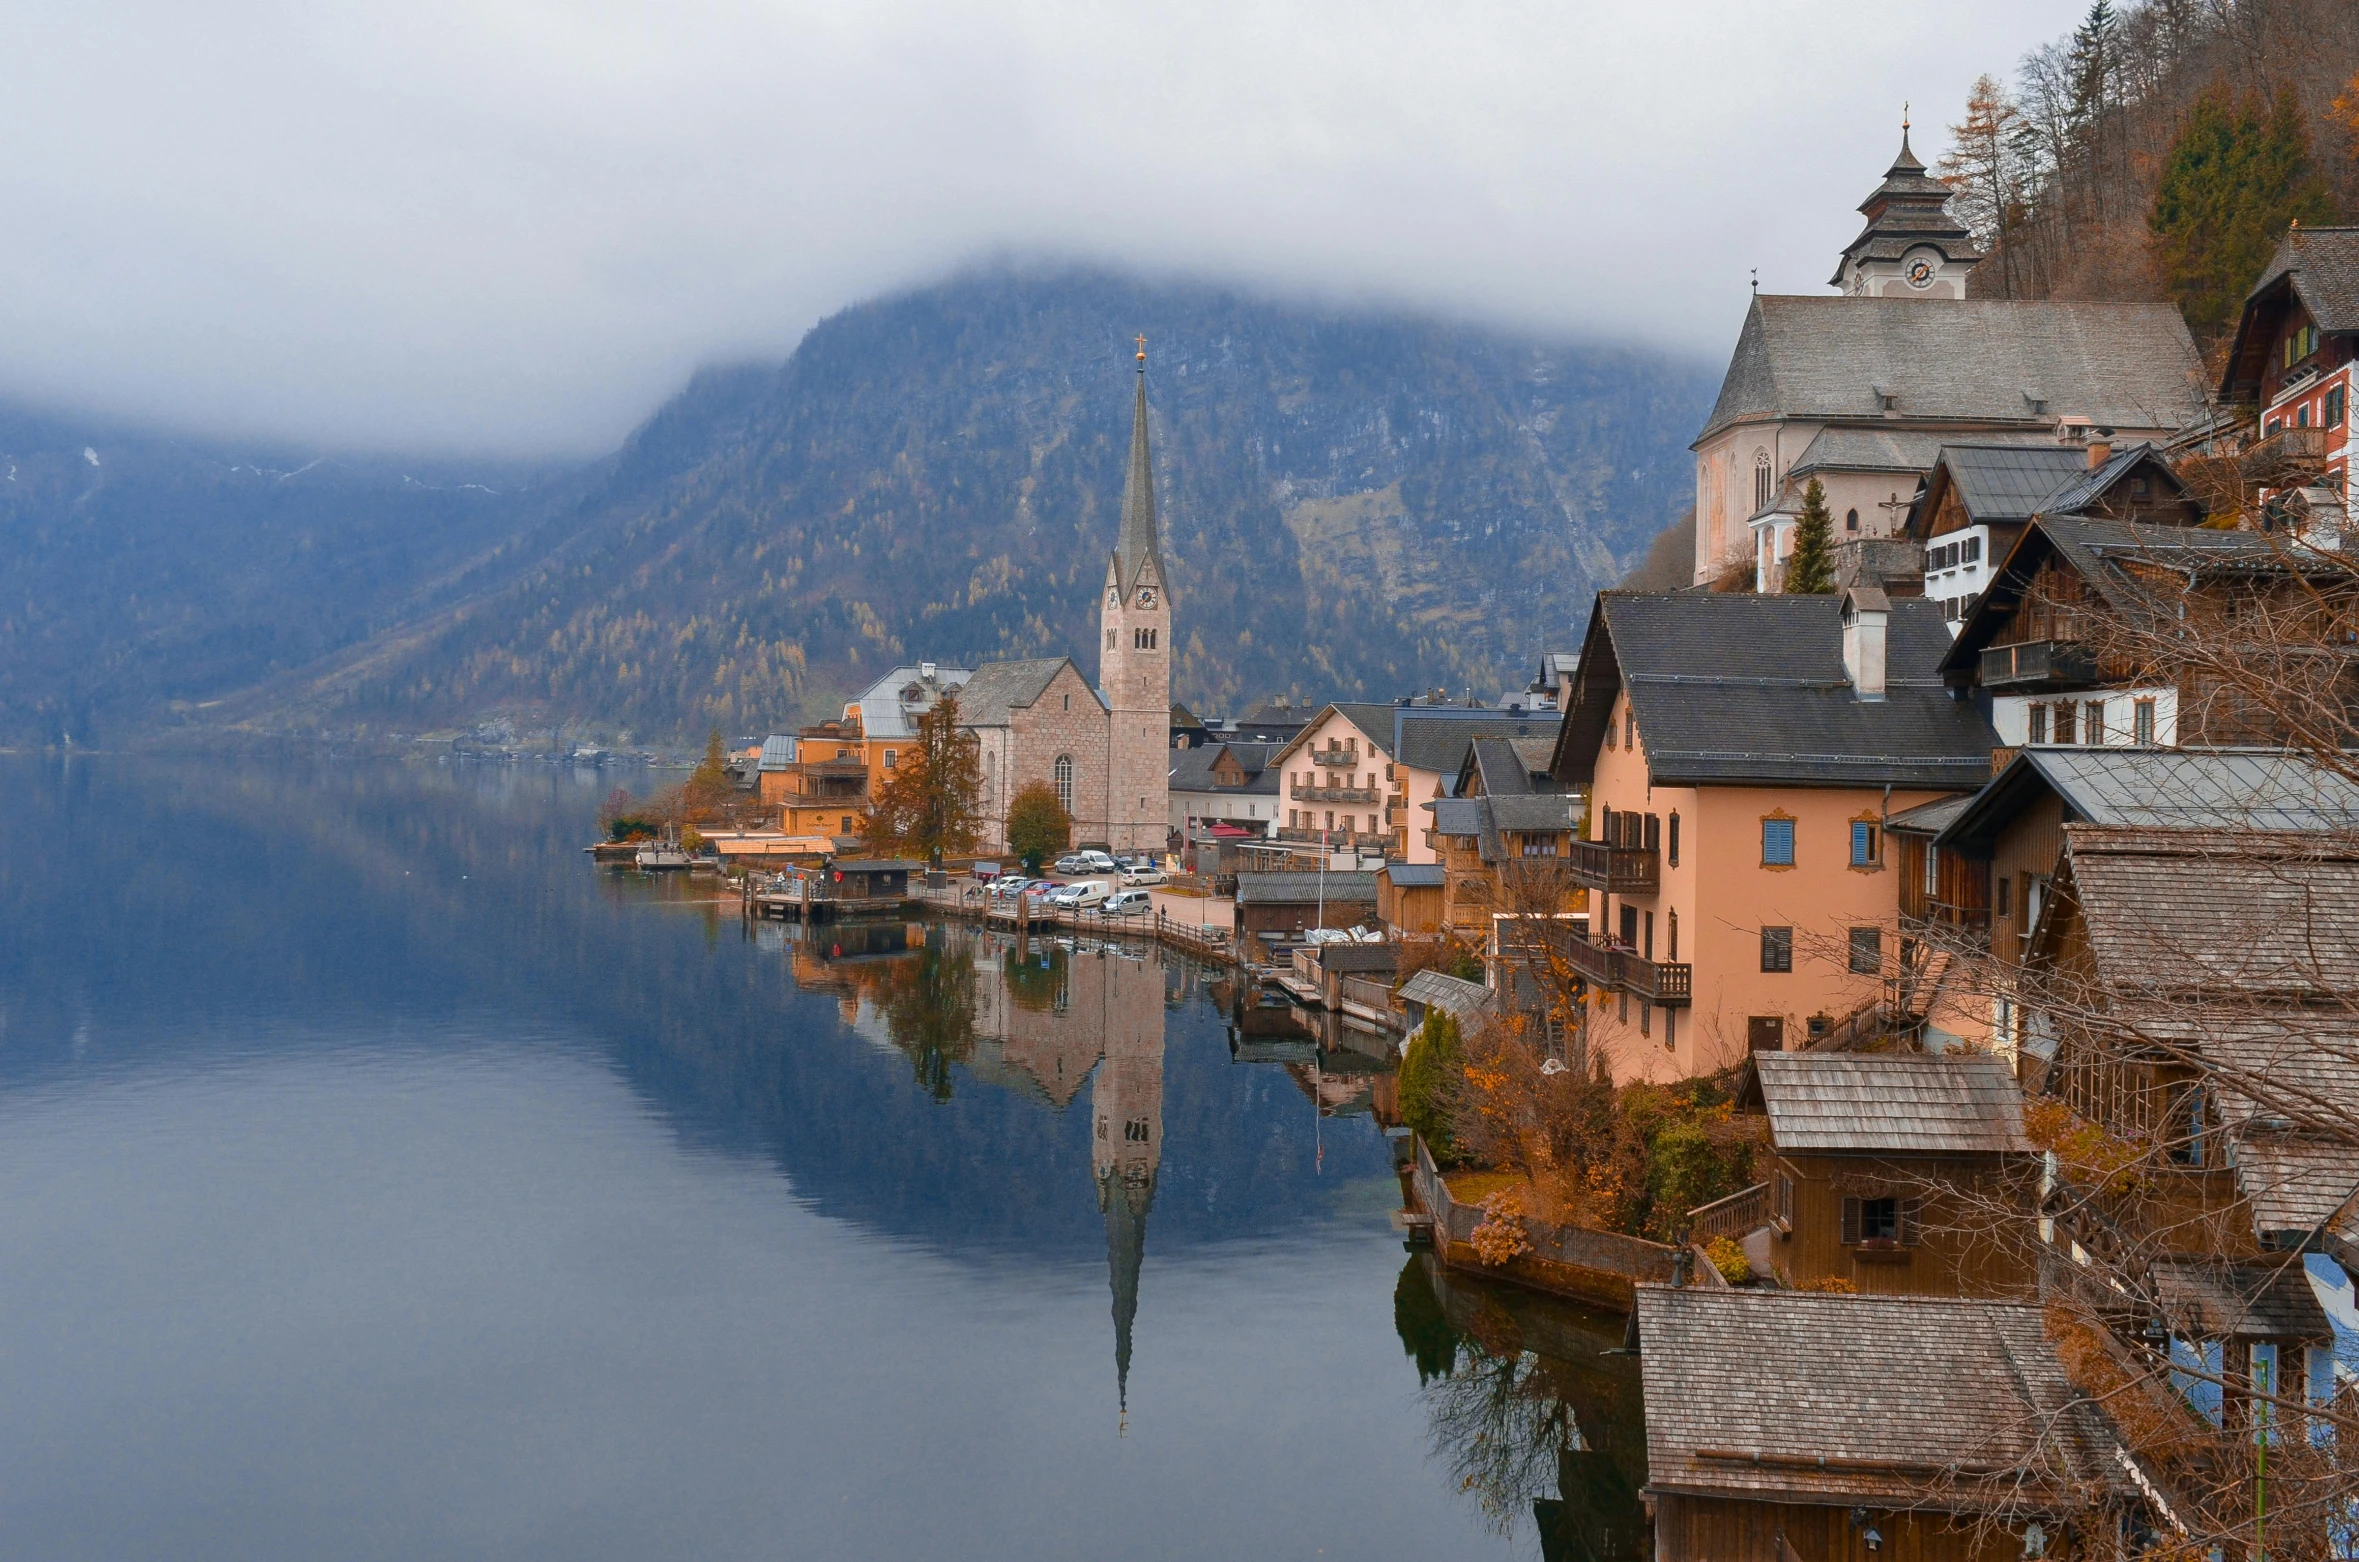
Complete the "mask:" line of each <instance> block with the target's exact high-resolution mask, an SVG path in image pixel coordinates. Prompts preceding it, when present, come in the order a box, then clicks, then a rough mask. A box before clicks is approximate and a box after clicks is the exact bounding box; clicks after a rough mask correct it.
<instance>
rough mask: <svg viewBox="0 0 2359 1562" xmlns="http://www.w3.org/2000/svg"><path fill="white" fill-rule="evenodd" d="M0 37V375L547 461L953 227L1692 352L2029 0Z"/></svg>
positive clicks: (385, 16) (357, 3)
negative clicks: (1868, 9) (4, 153)
mask: <svg viewBox="0 0 2359 1562" xmlns="http://www.w3.org/2000/svg"><path fill="white" fill-rule="evenodd" d="M9 21H10V30H9V44H10V46H9V48H8V49H7V50H6V51H4V52H0V134H5V137H6V141H7V144H8V145H9V146H10V147H11V148H13V149H14V150H15V152H16V154H17V155H15V156H12V157H10V158H8V159H6V160H5V162H4V163H0V209H4V210H5V211H6V212H7V213H8V217H9V243H8V244H7V245H6V246H4V247H0V339H4V340H6V342H7V343H8V352H7V353H6V355H5V358H4V359H0V396H6V397H9V398H12V399H14V400H17V401H19V402H21V403H24V404H28V405H37V406H44V407H75V408H81V409H85V410H88V411H92V412H94V413H103V414H105V415H106V416H107V417H108V418H109V419H111V420H113V421H117V422H136V423H142V424H149V425H158V426H169V427H174V428H183V429H199V430H206V431H210V432H212V433H214V434H217V435H218V434H223V433H234V434H236V435H237V436H238V437H240V438H255V437H259V438H263V439H266V440H271V441H282V442H295V443H310V444H321V445H330V446H334V447H336V448H339V449H371V450H380V451H384V450H391V451H417V450H429V449H431V450H443V451H451V450H462V451H465V450H472V451H484V450H491V451H506V452H525V453H537V454H551V453H554V454H561V455H565V456H568V457H570V458H574V459H588V458H591V457H594V456H596V455H597V454H599V453H600V452H602V451H605V450H609V449H611V448H613V446H614V445H615V443H617V442H618V441H619V440H620V439H621V438H622V437H623V435H624V434H625V433H626V432H627V431H628V430H629V429H630V428H631V427H632V426H633V425H635V424H636V423H637V422H638V421H639V420H640V419H641V418H642V417H644V416H645V413H646V409H647V408H648V407H649V406H651V405H653V404H654V403H655V402H656V401H657V400H659V399H660V398H661V397H662V396H664V395H666V394H668V393H669V392H670V391H672V390H674V389H676V388H677V387H678V386H679V385H681V384H682V383H684V382H685V380H686V378H687V376H688V374H689V373H690V372H691V371H692V370H693V369H694V368H695V366H697V365H698V364H702V363H708V362H713V361H718V360H724V359H729V358H742V357H770V358H776V357H783V356H784V355H785V354H786V353H788V352H789V351H791V350H792V349H793V347H794V344H795V342H796V341H797V340H799V339H800V337H801V336H802V334H803V333H804V332H805V331H806V330H807V329H809V328H810V326H812V325H813V324H815V323H816V322H817V321H819V320H820V319H822V318H824V317H826V316H828V315H831V314H833V313H834V312H835V311H836V310H838V309H840V308H842V307H843V305H844V304H845V303H847V302H849V301H851V300H855V299H860V298H868V297H874V296H876V295H878V294H880V293H884V292H887V291H892V290H896V289H900V288H904V287H908V286H913V285H921V284H924V283H926V282H929V281H933V280H938V279H940V278H942V277H944V276H947V275H950V274H952V273H953V272H955V271H956V270H957V269H959V268H961V267H963V266H965V265H968V264H971V263H973V262H974V261H976V259H977V258H978V257H991V256H1015V257H1039V256H1051V257H1066V258H1070V257H1080V258H1085V259H1091V260H1094V261H1096V262H1099V263H1102V264H1106V265H1109V266H1116V267H1120V268H1124V269H1130V270H1143V271H1146V272H1148V273H1149V274H1152V275H1161V276H1166V277H1169V276H1178V275H1204V276H1215V277H1221V278H1229V279H1237V280H1242V281H1247V282H1250V283H1252V284H1254V285H1255V286H1257V287H1260V288H1263V289H1268V290H1272V291H1276V292H1279V293H1282V294H1285V295H1287V296H1294V297H1315V298H1321V299H1326V300H1330V301H1344V302H1355V303H1358V304H1360V305H1363V306H1369V307H1377V308H1382V309H1387V310H1399V311H1403V312H1409V313H1417V314H1439V315H1442V316H1444V317H1446V318H1452V319H1460V320H1473V321H1480V322H1487V323H1489V324H1490V325H1492V326H1494V327H1497V328H1501V329H1507V330H1537V331H1541V332H1545V333H1547V334H1550V335H1572V336H1579V337H1582V338H1585V339H1596V338H1601V337H1602V338H1608V339H1613V340H1622V341H1640V342H1646V341H1656V342H1664V343H1668V344H1670V345H1672V346H1673V347H1675V348H1677V349H1679V350H1682V351H1717V350H1719V349H1720V348H1721V346H1722V344H1723V343H1724V342H1726V341H1727V340H1728V339H1729V338H1730V337H1731V336H1732V334H1733V333H1734V331H1735V329H1736V326H1737V324H1738V323H1739V321H1740V320H1741V318H1742V314H1743V310H1744V295H1745V283H1746V278H1747V273H1748V270H1749V269H1750V268H1755V267H1758V268H1759V270H1760V277H1761V282H1762V285H1763V286H1764V287H1765V288H1769V289H1771V290H1772V291H1786V292H1795V291H1815V290H1816V289H1817V288H1819V287H1820V286H1821V285H1822V284H1823V282H1824V280H1825V277H1826V274H1827V272H1828V270H1829V268H1830V267H1831V265H1832V263H1833V258H1834V255H1835V253H1836V251H1837V250H1838V249H1839V248H1840V247H1841V246H1842V245H1843V244H1844V243H1845V242H1846V241H1847V240H1848V239H1849V238H1850V237H1851V234H1852V233H1853V232H1854V231H1855V230H1856V227H1857V217H1856V215H1855V212H1854V210H1853V208H1854V207H1855V206H1856V204H1857V203H1858V201H1859V199H1860V197H1861V196H1862V195H1864V194H1865V193H1866V192H1867V190H1868V189H1869V187H1870V186H1871V185H1872V184H1873V183H1874V181H1875V178H1876V176H1877V175H1878V174H1879V173H1880V172H1881V171H1882V170H1883V168H1884V167H1885V166H1886V164H1887V163H1889V162H1890V160H1891V155H1892V148H1893V144H1894V141H1895V139H1896V134H1897V130H1898V125H1899V120H1900V117H1901V109H1902V105H1903V103H1904V102H1906V101H1909V100H1913V101H1914V102H1915V105H1916V110H1917V123H1918V126H1919V137H1918V142H1917V145H1918V149H1919V150H1920V151H1921V152H1923V153H1924V154H1925V155H1926V156H1927V158H1928V159H1930V158H1931V157H1932V155H1933V154H1934V152H1935V151H1936V150H1938V142H1939V140H1940V139H1941V137H1940V131H1939V127H1940V126H1941V125H1943V124H1945V123H1947V122H1948V121H1950V120H1954V119H1956V118H1958V117H1959V112H1960V110H1961V108H1962V106H1963V104H1964V102H1965V100H1966V96H1967V92H1968V90H1969V88H1970V86H1971V84H1972V82H1973V80H1974V78H1975V76H1976V75H1977V74H1978V73H1979V72H1980V71H1983V70H1986V69H1987V70H2003V69H2005V68H2006V66H2007V65H2008V64H2009V63H2010V62H2012V61H2013V60H2015V59H2016V58H2017V57H2018V56H2020V55H2021V54H2022V52H2023V51H2024V50H2025V49H2026V48H2028V47H2030V46H2032V45H2033V44H2036V43H2041V42H2045V41H2046V40H2047V39H2048V38H2049V37H2050V36H2051V35H2052V33H2053V32H2054V31H2055V29H2057V28H2058V27H2059V26H2061V25H2064V24H2063V22H2062V21H2060V20H2059V13H2058V12H2057V10H2056V9H2055V8H2054V7H2053V6H2049V5H2042V4H2037V3H2035V0H1990V3H1986V4H1980V5H1977V6H1976V7H1974V9H1973V13H1972V26H1971V28H1968V29H1964V30H1963V32H1964V33H1965V34H1968V35H1970V36H1962V35H1961V28H1960V26H1959V20H1958V17H1957V15H1956V14H1954V13H1952V12H1949V11H1943V10H1939V9H1934V8H1913V9H1912V8H1886V9H1883V10H1881V11H1878V12H1877V13H1875V14H1874V16H1873V18H1872V20H1871V19H1867V18H1863V16H1862V15H1861V13H1860V12H1859V9H1858V7H1857V6H1855V5H1847V4H1842V3H1839V0H1794V3H1790V4H1786V5H1781V6H1778V7H1775V8H1771V9H1766V10H1765V9H1763V8H1761V7H1759V6H1741V5H1738V4H1736V3H1735V0H1703V3H1699V4H1695V5H1690V6H1684V7H1676V8H1672V7H1644V6H1627V5H1609V4H1604V3H1600V0H1573V3H1569V4H1567V3H1555V4H1547V5H1541V4H1533V3H1529V0H1507V3H1497V4H1488V5H1482V6H1435V5H1415V4H1406V3H1399V0H1353V3H1350V4H1345V3H1342V0H1296V3H1291V4H1288V5H1284V6H1268V5H1249V4H1243V3H1238V0H1203V3H1199V4H1194V5H1186V6H1162V7H1156V6H1106V5H1094V4H1082V3H1076V0H1041V3H1032V4H1025V5H1020V6H1016V5H1005V4H992V3H984V4H974V3H969V0H958V3H952V0H864V3H862V4H860V5H855V6H846V5H840V4H825V3H821V0H673V3H667V4H663V5H655V4H650V3H646V0H616V3H612V4H605V5H598V6H579V5H553V4H550V3H548V0H465V3H463V4H462V3H457V0H405V3H402V4H398V5H396V4H392V3H389V0H351V3H349V4H343V5H336V6H324V7H308V8H295V9H289V8H288V7H285V6H282V5H275V4H268V3H264V0H212V3H208V4H205V5H201V6H191V5H187V4H168V3H165V0H101V3H98V4H91V5H49V6H28V5H19V6H16V7H13V8H11V10H10V13H9Z"/></svg>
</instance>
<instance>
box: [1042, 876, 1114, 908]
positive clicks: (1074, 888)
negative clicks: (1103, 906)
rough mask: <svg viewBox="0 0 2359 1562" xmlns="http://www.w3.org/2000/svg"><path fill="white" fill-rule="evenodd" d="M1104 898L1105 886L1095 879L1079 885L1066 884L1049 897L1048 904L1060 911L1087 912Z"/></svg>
mask: <svg viewBox="0 0 2359 1562" xmlns="http://www.w3.org/2000/svg"><path fill="white" fill-rule="evenodd" d="M1105 898H1106V886H1105V885H1103V884H1100V883H1099V882H1098V881H1097V880H1095V879H1089V880H1085V881H1083V882H1082V883H1079V884H1068V885H1066V886H1065V887H1064V888H1063V889H1061V890H1058V891H1057V892H1056V893H1055V894H1053V895H1051V896H1049V898H1048V903H1049V904H1050V905H1052V906H1056V907H1058V908H1060V909H1062V910H1069V911H1087V910H1090V909H1091V908H1092V907H1094V906H1096V905H1097V904H1098V903H1099V902H1100V901H1102V900H1104V899H1105Z"/></svg>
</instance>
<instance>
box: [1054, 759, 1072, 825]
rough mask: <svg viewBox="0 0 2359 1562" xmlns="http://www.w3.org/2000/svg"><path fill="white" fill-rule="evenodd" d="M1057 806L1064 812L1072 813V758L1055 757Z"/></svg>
mask: <svg viewBox="0 0 2359 1562" xmlns="http://www.w3.org/2000/svg"><path fill="white" fill-rule="evenodd" d="M1056 775H1057V806H1058V807H1060V808H1062V809H1064V810H1065V812H1067V813H1071V812H1072V811H1073V756H1072V755H1070V754H1059V755H1058V756H1057V771H1056Z"/></svg>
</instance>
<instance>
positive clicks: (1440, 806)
mask: <svg viewBox="0 0 2359 1562" xmlns="http://www.w3.org/2000/svg"><path fill="white" fill-rule="evenodd" d="M1424 806H1425V807H1426V808H1428V809H1430V810H1432V812H1433V827H1434V828H1435V829H1436V830H1439V831H1440V832H1441V833H1442V834H1444V835H1480V834H1482V833H1483V817H1484V816H1483V800H1482V799H1481V798H1479V797H1437V798H1435V799H1434V800H1433V801H1432V802H1430V803H1427V804H1425V805H1424Z"/></svg>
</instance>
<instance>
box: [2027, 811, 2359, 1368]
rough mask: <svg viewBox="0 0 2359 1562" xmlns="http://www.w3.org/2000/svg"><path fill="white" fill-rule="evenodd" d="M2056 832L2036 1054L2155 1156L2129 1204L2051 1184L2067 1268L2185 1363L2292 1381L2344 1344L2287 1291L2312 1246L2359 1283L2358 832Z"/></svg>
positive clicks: (2080, 1102)
mask: <svg viewBox="0 0 2359 1562" xmlns="http://www.w3.org/2000/svg"><path fill="white" fill-rule="evenodd" d="M2063 834H2064V851H2063V855H2062V857H2061V859H2060V860H2059V862H2058V864H2057V867H2056V874H2055V879H2054V885H2053V891H2052V894H2051V896H2050V898H2049V900H2048V903H2047V905H2046V907H2045V909H2044V910H2043V911H2042V913H2041V915H2040V918H2039V921H2038V923H2037V925H2036V926H2035V928H2034V929H2033V932H2032V935H2031V941H2030V949H2029V953H2028V955H2027V957H2026V960H2025V962H2024V968H2023V973H2022V989H2023V993H2024V1002H2025V1005H2026V1009H2027V1013H2026V1015H2025V1029H2026V1032H2027V1036H2028V1039H2027V1042H2026V1047H2027V1050H2028V1051H2031V1052H2032V1053H2033V1054H2034V1055H2035V1056H2036V1057H2039V1058H2041V1059H2043V1060H2044V1062H2045V1068H2044V1083H2045V1086H2046V1088H2047V1090H2048V1091H2049V1093H2051V1094H2053V1095H2055V1096H2057V1097H2058V1098H2060V1099H2061V1100H2062V1101H2063V1103H2064V1104H2065V1105H2066V1106H2068V1107H2070V1108H2071V1110H2072V1111H2073V1112H2074V1113H2075V1114H2076V1115H2077V1116H2078V1117H2080V1118H2083V1119H2085V1120H2087V1121H2089V1122H2092V1123H2095V1124H2097V1125H2098V1126H2100V1127H2102V1128H2103V1129H2105V1130H2106V1131H2107V1132H2108V1133H2109V1134H2111V1135H2113V1136H2115V1137H2116V1138H2117V1139H2121V1140H2126V1141H2130V1142H2133V1143H2141V1144H2148V1145H2152V1146H2154V1147H2155V1148H2156V1151H2157V1152H2158V1153H2157V1154H2155V1155H2154V1156H2153V1157H2152V1158H2151V1159H2150V1160H2149V1161H2148V1162H2147V1163H2144V1164H2142V1165H2141V1166H2140V1173H2141V1174H2140V1176H2139V1177H2137V1178H2135V1179H2132V1180H2130V1181H2128V1182H2127V1183H2126V1184H2123V1185H2121V1186H2119V1187H2113V1186H2108V1187H2106V1188H2094V1189H2093V1188H2087V1187H2076V1186H2074V1185H2073V1184H2072V1182H2071V1181H2070V1179H2069V1178H2067V1177H2062V1176H2059V1177H2053V1178H2051V1179H2050V1188H2049V1196H2048V1204H2047V1210H2046V1213H2047V1214H2048V1216H2049V1220H2050V1225H2051V1228H2052V1230H2053V1231H2054V1233H2055V1249H2056V1261H2055V1263H2054V1264H2053V1266H2052V1267H2053V1268H2054V1270H2055V1271H2056V1272H2057V1273H2059V1274H2060V1275H2062V1276H2063V1277H2064V1278H2065V1279H2066V1280H2067V1281H2069V1280H2070V1279H2071V1278H2072V1276H2073V1274H2074V1272H2075V1271H2076V1270H2079V1269H2082V1268H2084V1267H2087V1266H2088V1265H2089V1264H2090V1263H2091V1262H2092V1261H2096V1262H2101V1263H2103V1264H2104V1265H2105V1266H2107V1267H2108V1268H2109V1269H2110V1270H2111V1271H2113V1276H2114V1278H2117V1279H2118V1278H2121V1277H2123V1276H2126V1277H2127V1279H2128V1281H2129V1282H2130V1283H2132V1284H2133V1285H2135V1286H2136V1287H2138V1288H2140V1289H2142V1290H2143V1292H2144V1295H2142V1296H2140V1297H2138V1299H2137V1305H2138V1306H2139V1307H2141V1308H2144V1309H2147V1310H2149V1312H2150V1313H2151V1312H2155V1311H2158V1312H2159V1313H2160V1315H2161V1316H2162V1317H2163V1318H2164V1319H2166V1320H2167V1321H2168V1324H2169V1327H2170V1330H2171V1333H2172V1336H2173V1339H2174V1341H2176V1342H2177V1343H2176V1344H2175V1345H2174V1349H2178V1350H2182V1351H2192V1352H2196V1353H2198V1354H2200V1355H2202V1356H2204V1357H2206V1358H2208V1359H2209V1360H2210V1361H2211V1362H2212V1363H2213V1364H2214V1366H2215V1368H2216V1366H2217V1364H2218V1363H2219V1362H2220V1361H2221V1360H2223V1359H2225V1360H2226V1361H2227V1363H2228V1368H2229V1375H2230V1376H2232V1377H2239V1378H2242V1377H2247V1376H2249V1374H2250V1371H2251V1369H2252V1367H2253V1365H2254V1364H2255V1363H2256V1362H2259V1361H2262V1360H2271V1361H2273V1362H2275V1363H2276V1367H2277V1381H2278V1382H2280V1383H2281V1384H2284V1385H2286V1386H2287V1387H2289V1388H2290V1387H2291V1385H2292V1384H2293V1383H2294V1382H2295V1381H2296V1378H2295V1376H2294V1363H2295V1362H2296V1361H2297V1360H2301V1359H2303V1357H2302V1354H2301V1353H2303V1352H2309V1351H2315V1350H2317V1349H2319V1348H2321V1347H2323V1346H2325V1345H2326V1344H2327V1343H2328V1342H2329V1340H2330V1338H2331V1335H2330V1332H2329V1330H2328V1328H2327V1326H2326V1322H2325V1319H2324V1316H2323V1314H2322V1313H2321V1312H2320V1311H2319V1309H2318V1307H2317V1304H2316V1301H2315V1298H2314V1297H2313V1298H2312V1299H2311V1300H2310V1301H2309V1303H2308V1304H2307V1305H2303V1304H2302V1301H2301V1298H2302V1296H2303V1295H2306V1294H2307V1287H2306V1286H2304V1287H2301V1288H2299V1289H2298V1290H2295V1291H2288V1290H2286V1289H2284V1287H2283V1284H2282V1281H2283V1277H2284V1276H2286V1275H2287V1274H2295V1275H2298V1274H2299V1273H2300V1272H2301V1269H2302V1259H2301V1255H2302V1254H2303V1253H2304V1251H2305V1250H2307V1251H2312V1252H2318V1253H2322V1254H2326V1255H2329V1256H2331V1257H2333V1258H2334V1259H2335V1260H2336V1261H2337V1262H2339V1263H2341V1264H2343V1265H2344V1267H2345V1268H2353V1267H2355V1266H2359V1132H2355V1131H2354V1128H2353V1118H2352V1111H2351V1107H2352V1103H2353V1102H2359V1016H2354V1015H2353V1014H2352V1013H2351V1011H2350V1008H2349V996H2350V994H2351V993H2352V992H2354V991H2359V839H2354V837H2353V836H2352V835H2351V834H2350V833H2349V832H2347V831H2299V830H2275V831H2268V830H2218V829H2213V830H2190V829H2179V830H2158V829H2152V828H2145V827H2135V826H2129V827H2125V826H2109V825H2090V824H2067V825H2065V826H2064V827H2063ZM2197 887H2200V892H2199V893H2198V892H2197ZM2095 1299H2096V1300H2097V1301H2098V1302H2099V1303H2100V1304H2106V1303H2108V1302H2110V1300H2111V1298H2109V1297H2108V1296H2106V1295H2105V1294H2103V1292H2101V1291H2100V1292H2099V1293H2098V1294H2097V1295H2096V1298H2095ZM2122 1321H2123V1322H2124V1324H2125V1325H2127V1326H2132V1327H2135V1326H2138V1325H2139V1324H2141V1323H2142V1322H2143V1320H2142V1319H2140V1318H2138V1317H2135V1316H2130V1317H2125V1318H2124V1319H2123V1320H2122ZM2313 1365H2314V1363H2313Z"/></svg>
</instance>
